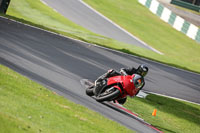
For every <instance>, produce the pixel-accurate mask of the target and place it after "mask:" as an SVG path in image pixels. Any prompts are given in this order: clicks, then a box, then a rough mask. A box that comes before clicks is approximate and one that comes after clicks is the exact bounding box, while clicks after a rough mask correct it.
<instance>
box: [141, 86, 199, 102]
mask: <svg viewBox="0 0 200 133" xmlns="http://www.w3.org/2000/svg"><path fill="white" fill-rule="evenodd" d="M143 91H144V90H143ZM144 92H146V93H149V94H155V95H158V96H163V97H168V98H172V99H176V100H180V101H184V102H188V103H193V104H197V105H200V104H199V103H195V102H191V101H188V100H184V99H181V98H176V97H172V96H167V95H163V94H159V93H155V92H150V91H146V90H145V91H144Z"/></svg>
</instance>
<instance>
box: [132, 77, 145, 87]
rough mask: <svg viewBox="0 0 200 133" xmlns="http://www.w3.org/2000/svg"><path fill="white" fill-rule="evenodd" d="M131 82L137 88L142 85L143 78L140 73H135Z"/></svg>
mask: <svg viewBox="0 0 200 133" xmlns="http://www.w3.org/2000/svg"><path fill="white" fill-rule="evenodd" d="M133 83H134V86H135V88H136V89H137V90H139V89H141V87H143V85H144V78H142V76H141V75H138V74H135V76H134V77H133Z"/></svg>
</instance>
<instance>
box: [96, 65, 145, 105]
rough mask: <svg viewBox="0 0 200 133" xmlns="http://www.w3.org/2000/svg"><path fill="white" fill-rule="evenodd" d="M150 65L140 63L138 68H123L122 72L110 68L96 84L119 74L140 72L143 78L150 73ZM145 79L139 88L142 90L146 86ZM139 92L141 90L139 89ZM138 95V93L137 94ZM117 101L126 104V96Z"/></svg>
mask: <svg viewBox="0 0 200 133" xmlns="http://www.w3.org/2000/svg"><path fill="white" fill-rule="evenodd" d="M148 70H149V69H148V67H147V66H146V65H144V64H142V65H139V67H138V68H137V69H136V68H134V67H132V68H121V70H120V73H119V72H117V71H115V70H113V69H111V70H108V72H107V73H105V74H103V75H102V76H100V77H99V78H98V79H97V80H96V81H95V84H98V83H99V82H100V81H102V80H103V79H105V78H109V77H113V76H119V75H132V74H138V75H140V76H142V78H144V77H145V76H146V75H147V73H148ZM142 81H143V83H142V84H143V85H142V86H141V87H140V88H139V89H140V90H141V89H142V88H143V87H144V84H145V82H144V80H142ZM138 92H139V91H138ZM136 95H137V94H136ZM117 102H119V103H120V104H124V103H125V102H126V98H123V99H119V100H117Z"/></svg>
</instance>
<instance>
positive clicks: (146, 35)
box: [84, 0, 200, 72]
mask: <svg viewBox="0 0 200 133" xmlns="http://www.w3.org/2000/svg"><path fill="white" fill-rule="evenodd" d="M84 1H85V2H86V3H88V4H89V5H91V6H92V7H93V8H95V9H96V10H97V11H99V12H101V13H102V14H104V15H105V16H107V17H108V18H110V19H111V20H112V21H114V22H115V23H117V24H118V25H120V26H121V27H123V28H124V29H126V30H127V31H129V32H130V33H132V34H133V35H135V36H137V37H138V38H140V39H141V40H143V41H144V42H146V43H147V44H149V45H150V46H152V47H153V48H155V49H157V50H159V51H161V52H162V53H164V54H165V55H164V56H165V57H163V56H160V55H152V54H151V53H145V54H143V55H144V56H145V57H148V58H152V59H155V60H158V61H161V62H165V63H168V64H173V65H174V66H178V67H182V68H184V67H185V69H190V70H194V71H197V72H200V71H199V70H200V63H199V62H200V52H199V51H200V45H199V44H198V43H197V42H195V41H194V40H192V39H190V38H188V37H187V36H185V35H184V34H183V33H181V32H179V31H176V30H175V29H173V28H172V27H171V26H170V25H169V24H167V23H165V22H163V21H162V20H160V19H159V17H157V16H156V15H154V14H152V13H151V12H150V11H149V9H147V8H146V7H144V6H143V5H141V4H139V2H138V1H137V0H101V1H99V0H84Z"/></svg>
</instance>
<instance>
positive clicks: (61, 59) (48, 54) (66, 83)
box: [0, 18, 200, 133]
mask: <svg viewBox="0 0 200 133" xmlns="http://www.w3.org/2000/svg"><path fill="white" fill-rule="evenodd" d="M116 59H117V60H116ZM141 63H146V64H147V65H148V66H149V68H150V72H149V74H148V76H147V83H146V87H145V88H144V89H145V90H148V91H152V92H157V93H161V94H166V95H170V96H175V97H179V98H183V99H186V100H190V101H194V102H198V103H200V99H199V95H200V88H199V86H200V83H199V79H200V75H197V74H192V73H189V72H185V71H181V70H177V69H174V68H171V67H167V66H164V65H161V64H157V63H154V62H151V61H147V60H143V59H140V58H137V57H133V56H130V55H125V54H121V53H118V52H114V51H110V50H105V49H103V48H98V47H95V46H93V45H90V44H86V43H82V42H79V41H75V40H71V39H68V38H64V37H61V36H58V35H55V34H52V33H48V32H45V31H42V30H38V29H35V28H31V27H28V26H24V25H21V24H19V23H15V22H12V21H9V20H6V19H3V18H0V64H3V65H6V66H8V67H10V68H12V69H13V70H15V71H17V72H19V73H21V74H23V75H26V76H27V77H29V78H31V79H33V80H35V81H37V82H39V83H41V84H43V85H45V86H46V87H48V88H49V89H52V90H54V91H56V92H58V93H59V94H61V95H63V96H65V97H67V98H68V99H70V100H72V101H74V102H76V103H79V104H82V105H84V106H86V107H88V108H91V109H93V110H95V111H97V112H100V113H101V114H103V115H105V116H106V117H108V118H110V119H112V120H115V121H117V122H119V123H121V124H123V125H125V126H127V127H128V128H130V129H133V130H135V131H138V132H148V133H149V132H155V131H154V130H152V129H150V128H149V127H147V126H145V125H142V124H141V123H140V122H138V121H137V120H134V119H132V118H130V117H128V116H126V115H124V114H121V113H119V112H117V111H115V110H113V109H111V108H109V107H107V106H104V105H102V104H100V103H97V102H96V101H94V99H92V98H90V97H88V96H86V94H85V90H84V88H83V87H82V86H81V84H80V80H81V79H84V78H86V79H92V80H95V79H96V78H97V77H98V76H99V75H101V74H103V73H105V72H106V71H107V70H108V69H110V68H114V69H120V68H121V67H127V66H138V65H139V64H141ZM124 64H126V66H124Z"/></svg>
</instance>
